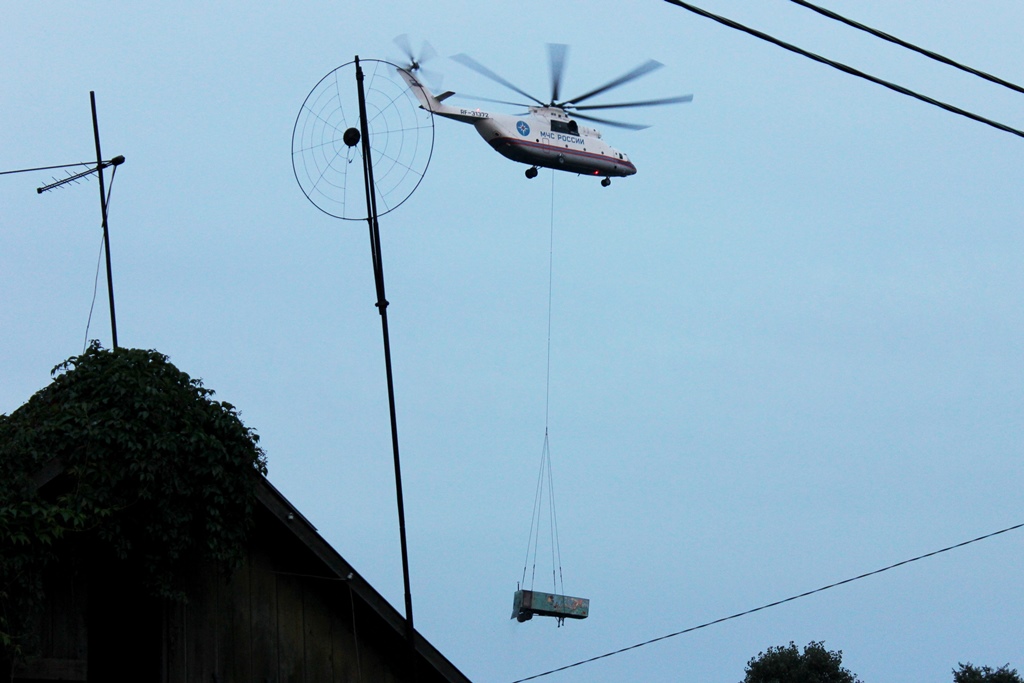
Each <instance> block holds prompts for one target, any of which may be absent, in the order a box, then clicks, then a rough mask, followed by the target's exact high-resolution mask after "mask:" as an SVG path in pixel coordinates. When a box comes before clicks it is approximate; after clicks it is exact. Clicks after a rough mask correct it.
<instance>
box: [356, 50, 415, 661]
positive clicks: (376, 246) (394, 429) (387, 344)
mask: <svg viewBox="0 0 1024 683" xmlns="http://www.w3.org/2000/svg"><path fill="white" fill-rule="evenodd" d="M355 64H356V83H357V86H358V91H359V126H360V133H361V137H362V145H363V146H362V149H363V179H364V181H365V185H366V213H367V219H366V221H367V223H368V224H369V226H370V251H371V253H372V256H373V277H374V282H375V284H376V287H377V304H376V306H377V310H378V311H379V312H380V322H381V330H382V332H383V335H384V367H385V370H386V373H387V381H388V407H389V409H390V412H391V447H392V450H393V452H394V459H395V491H396V495H397V497H398V535H399V539H400V541H401V546H402V579H403V580H404V582H405V623H406V638H407V639H408V641H409V648H410V651H411V652H415V641H414V634H415V630H414V629H413V622H412V589H411V587H410V582H409V549H408V545H407V543H406V538H405V504H404V502H403V497H402V467H401V462H400V460H399V457H398V420H397V418H396V415H395V385H394V377H393V375H392V372H391V341H390V337H389V335H388V300H387V298H386V297H385V296H384V262H383V260H382V258H381V253H380V226H379V225H378V223H377V198H376V194H375V191H374V185H373V163H372V161H371V159H370V130H369V125H368V123H367V118H366V96H365V94H364V93H363V70H362V68H361V67H360V66H359V57H358V56H357V57H356V58H355ZM414 661H415V660H414ZM413 663H414V662H413Z"/></svg>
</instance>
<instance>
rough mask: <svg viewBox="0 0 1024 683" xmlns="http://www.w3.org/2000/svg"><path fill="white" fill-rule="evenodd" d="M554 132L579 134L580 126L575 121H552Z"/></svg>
mask: <svg viewBox="0 0 1024 683" xmlns="http://www.w3.org/2000/svg"><path fill="white" fill-rule="evenodd" d="M551 132H552V133H566V134H568V135H577V136H578V135H579V134H580V127H579V125H578V124H577V123H576V122H575V121H557V120H554V119H553V120H552V121H551Z"/></svg>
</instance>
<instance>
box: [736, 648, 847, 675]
mask: <svg viewBox="0 0 1024 683" xmlns="http://www.w3.org/2000/svg"><path fill="white" fill-rule="evenodd" d="M746 671H747V675H746V677H745V678H744V679H743V683H860V679H859V678H857V677H856V676H854V675H853V674H852V673H850V672H849V670H847V669H844V668H843V653H842V651H841V650H836V651H834V652H833V651H829V650H826V649H825V643H822V642H814V641H811V642H810V643H808V644H807V647H805V648H804V651H803V653H801V652H800V649H799V648H798V647H797V646H796V645H795V644H794V643H793V641H790V643H789V645H788V646H781V645H779V646H776V647H770V648H768V651H767V652H760V653H758V655H757V656H756V657H753V658H751V660H750V661H749V662H747V669H746Z"/></svg>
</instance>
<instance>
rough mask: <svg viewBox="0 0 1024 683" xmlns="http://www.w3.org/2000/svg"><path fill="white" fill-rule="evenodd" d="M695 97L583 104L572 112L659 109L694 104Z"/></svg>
mask: <svg viewBox="0 0 1024 683" xmlns="http://www.w3.org/2000/svg"><path fill="white" fill-rule="evenodd" d="M692 101H693V95H679V96H678V97H664V98H662V99H660V100H642V101H638V102H619V103H618V104H583V105H580V106H572V107H571V109H572V110H574V111H575V110H594V109H621V108H623V107H657V106H660V105H663V104H676V103H679V102H692Z"/></svg>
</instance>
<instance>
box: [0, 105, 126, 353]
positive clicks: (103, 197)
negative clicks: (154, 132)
mask: <svg viewBox="0 0 1024 683" xmlns="http://www.w3.org/2000/svg"><path fill="white" fill-rule="evenodd" d="M89 102H90V104H91V105H92V132H93V138H94V139H95V141H96V165H95V166H92V165H91V164H90V163H86V162H78V163H74V164H60V165H57V166H41V167H38V168H22V169H18V170H15V171H0V175H8V174H11V173H29V172H33V171H48V170H52V169H58V168H72V167H75V166H90V168H86V170H84V171H79V172H78V173H71V172H70V171H68V174H69V175H68V176H67V177H66V178H60V179H56V178H54V180H53V182H52V183H49V184H47V185H43V186H42V187H38V188H36V193H37V194H42V193H44V192H48V191H49V190H54V189H56V188H58V187H62V186H64V185H68V184H70V183H74V184H77V183H78V181H79V180H81V179H83V178H88V177H89V176H91V175H92V174H93V173H95V174H96V175H98V176H99V179H100V215H101V218H102V225H103V251H104V253H106V255H107V298H108V299H109V301H110V336H111V341H112V343H113V348H115V349H116V348H118V345H117V315H116V313H115V312H114V276H113V273H112V268H111V265H110V231H109V229H108V226H107V192H106V189H105V184H104V182H103V169H105V168H108V167H110V166H114V167H117V166H120V165H121V164H123V163H124V156H122V155H120V154H119V155H117V156H116V157H114V158H113V159H109V160H107V161H104V160H103V153H102V152H101V151H100V127H99V123H98V122H97V117H96V93H95V92H94V91H92V90H90V91H89ZM111 177H113V176H111ZM90 317H91V314H90Z"/></svg>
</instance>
